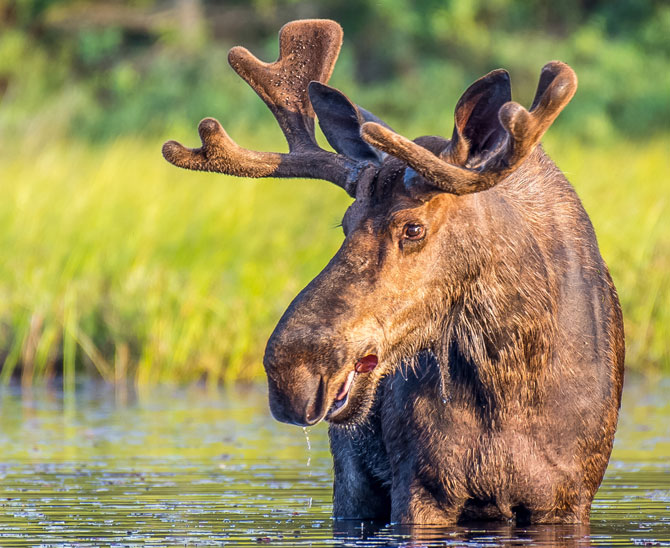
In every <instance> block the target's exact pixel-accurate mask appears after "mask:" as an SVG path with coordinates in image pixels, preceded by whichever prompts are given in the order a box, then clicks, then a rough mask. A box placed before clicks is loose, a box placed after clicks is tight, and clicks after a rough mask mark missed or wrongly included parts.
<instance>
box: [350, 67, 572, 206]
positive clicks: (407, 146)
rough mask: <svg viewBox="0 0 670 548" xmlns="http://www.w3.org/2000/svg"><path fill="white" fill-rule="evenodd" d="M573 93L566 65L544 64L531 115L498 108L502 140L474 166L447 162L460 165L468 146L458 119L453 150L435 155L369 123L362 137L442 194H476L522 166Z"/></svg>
mask: <svg viewBox="0 0 670 548" xmlns="http://www.w3.org/2000/svg"><path fill="white" fill-rule="evenodd" d="M491 74H494V73H491ZM484 78H486V77H484ZM576 89H577V76H576V75H575V73H574V71H573V70H572V69H571V68H570V67H569V66H568V65H566V64H564V63H561V62H559V61H552V62H551V63H548V64H547V65H545V66H544V67H543V68H542V72H541V74H540V81H539V84H538V88H537V92H536V93H535V99H534V100H533V104H532V106H531V108H530V112H529V111H527V110H526V109H525V108H524V107H522V106H521V105H520V104H518V103H515V102H514V101H509V102H507V103H505V104H504V105H503V106H502V107H501V108H500V110H499V112H498V118H499V119H500V123H501V125H502V127H503V128H504V130H505V132H506V138H505V140H504V143H503V144H502V146H501V147H500V148H499V149H498V150H497V151H494V152H493V154H492V155H490V156H489V157H488V158H486V159H485V161H483V162H481V164H480V165H478V166H477V167H476V168H469V167H465V166H464V165H457V164H455V163H452V162H453V161H455V160H456V161H458V160H459V159H460V161H461V162H463V161H464V158H467V153H468V147H469V145H468V143H467V139H464V138H463V136H462V135H461V134H460V130H461V128H460V126H461V125H462V123H463V122H462V121H461V120H459V119H458V116H457V117H456V128H455V131H454V134H455V137H454V139H452V146H450V147H447V149H445V151H443V152H442V153H441V154H440V155H439V156H436V155H435V154H433V153H432V152H430V151H429V150H428V149H426V148H423V147H422V146H420V145H418V144H416V143H414V142H413V141H410V140H409V139H406V138H405V137H403V136H401V135H398V134H397V133H395V132H393V131H392V130H390V129H388V128H386V127H384V126H382V125H380V124H377V123H374V122H367V123H365V124H363V126H362V127H361V136H362V137H363V139H365V140H366V141H367V142H368V143H370V144H371V145H373V146H374V147H376V148H378V149H380V150H383V151H384V152H386V153H388V154H391V155H393V156H395V157H397V158H400V159H401V160H404V161H405V162H406V163H407V164H408V165H409V166H410V167H412V168H413V169H414V170H415V171H416V172H418V173H419V174H421V175H422V176H423V177H424V178H426V179H427V180H428V181H430V182H431V183H432V184H433V185H435V186H436V187H438V188H440V189H442V190H444V191H446V192H450V193H452V194H459V195H460V194H469V193H472V192H479V191H481V190H486V189H487V188H491V187H492V186H494V185H495V184H497V183H498V182H499V181H501V180H502V179H504V178H505V177H507V175H509V174H510V173H512V171H514V170H515V169H516V168H518V167H519V166H520V165H521V163H522V162H523V161H524V160H525V159H526V158H527V157H528V156H529V155H530V153H531V152H532V151H533V149H534V148H535V146H536V145H537V144H538V143H539V142H540V139H541V138H542V136H543V135H544V133H545V131H547V129H548V128H549V126H550V125H551V124H552V122H553V121H554V120H555V119H556V117H557V116H558V115H559V113H560V112H561V110H563V107H565V105H567V104H568V102H569V101H570V99H572V96H573V95H574V94H575V91H576Z"/></svg>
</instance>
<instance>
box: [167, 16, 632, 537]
mask: <svg viewBox="0 0 670 548" xmlns="http://www.w3.org/2000/svg"><path fill="white" fill-rule="evenodd" d="M279 43H280V54H279V58H278V60H277V61H276V62H274V63H264V62H262V61H260V60H258V59H257V58H256V57H254V56H253V55H252V54H251V53H250V52H249V51H248V50H246V49H244V48H242V47H234V48H232V49H231V50H230V53H229V56H228V59H229V62H230V65H231V66H232V68H233V69H234V70H235V71H236V72H237V73H238V74H239V75H240V76H241V77H242V78H243V79H244V80H245V81H246V82H247V83H248V84H249V85H250V86H251V87H252V88H253V89H254V91H255V92H256V93H257V94H258V95H259V96H260V97H261V99H262V100H263V101H264V102H265V103H266V105H267V106H268V107H269V108H270V110H271V111H272V113H273V114H274V116H275V118H276V119H277V122H278V123H279V125H280V127H281V129H282V130H283V133H284V135H285V137H286V140H287V142H288V147H289V152H288V153H273V152H258V151H253V150H247V149H245V148H242V147H241V146H239V145H238V144H236V143H235V142H234V141H233V140H232V139H231V138H230V137H229V136H228V134H227V133H226V132H225V130H224V129H223V128H222V126H221V124H219V122H218V121H216V120H215V119H212V118H206V119H204V120H202V121H201V122H200V125H199V127H198V131H199V134H200V138H201V141H202V146H201V147H199V148H194V149H190V148H186V147H184V146H182V145H181V144H179V143H177V142H175V141H168V142H167V143H165V144H164V146H163V155H164V157H165V158H166V159H167V160H168V161H169V162H170V163H172V164H174V165H176V166H178V167H182V168H186V169H192V170H200V171H214V172H220V173H225V174H228V175H235V176H240V177H276V178H280V177H281V178H285V177H287V178H296V177H301V178H304V177H306V178H315V179H323V180H326V181H330V182H332V183H335V184H336V185H338V186H340V187H342V188H343V189H344V190H345V191H346V192H347V193H348V194H349V196H350V197H351V198H353V202H352V203H351V205H350V206H349V208H348V209H347V211H346V213H345V214H344V217H343V220H342V227H343V231H344V242H343V243H342V246H341V248H340V249H339V250H338V251H337V253H336V254H335V256H334V257H333V258H332V259H331V261H330V262H329V263H328V265H327V266H326V267H325V268H324V269H323V271H322V272H321V273H320V274H319V275H318V276H317V277H316V278H315V279H314V280H312V282H310V283H309V284H308V285H307V287H306V288H305V289H304V290H302V291H301V292H300V294H299V295H298V296H297V297H296V298H295V299H294V300H293V302H292V303H291V304H290V306H289V307H288V309H287V310H286V312H285V313H284V315H283V316H282V318H281V319H280V321H279V323H278V324H277V326H276V328H275V330H274V332H273V333H272V335H271V336H270V339H269V341H268V343H267V347H266V351H265V357H264V361H263V363H264V367H265V370H266V373H267V379H268V387H269V403H270V409H271V411H272V414H273V416H274V417H275V418H276V419H277V420H279V421H283V422H286V423H290V424H295V425H299V426H307V425H313V424H316V423H318V422H320V421H322V420H325V421H327V422H328V423H329V438H330V445H331V451H332V454H333V460H334V500H333V513H334V516H335V517H336V518H342V519H346V518H352V519H353V518H355V519H359V520H361V519H365V520H368V519H370V520H386V521H387V522H388V521H391V522H394V523H400V524H442V525H449V524H455V523H458V522H462V521H470V520H509V521H514V520H515V521H516V523H519V524H527V523H587V522H588V520H589V514H590V508H591V503H592V500H593V497H594V495H595V492H596V490H597V489H598V487H599V485H600V483H601V481H602V478H603V475H604V473H605V469H606V467H607V463H608V460H609V456H610V453H611V450H612V444H613V440H614V432H615V430H616V424H617V417H618V411H619V406H620V401H621V390H622V384H623V362H624V339H623V324H622V315H621V308H620V305H619V301H618V297H617V293H616V289H615V287H614V285H613V283H612V279H611V277H610V274H609V271H608V269H607V266H606V265H605V263H604V261H603V259H602V257H601V255H600V252H599V249H598V245H597V241H596V237H595V233H594V230H593V227H592V225H591V222H590V220H589V217H588V216H587V214H586V212H585V210H584V208H583V206H582V204H581V202H580V200H579V198H578V197H577V195H576V193H575V191H574V190H573V188H572V186H571V185H570V183H569V182H568V181H567V179H566V178H565V177H564V175H563V173H562V172H561V171H560V170H559V169H558V168H557V167H556V165H555V164H554V163H553V162H552V161H551V160H550V159H549V157H548V156H547V155H546V154H545V152H544V151H543V149H542V146H541V144H540V140H541V138H542V136H543V134H544V133H545V131H546V130H547V129H548V128H549V126H550V125H551V124H552V122H553V121H554V120H555V119H556V117H557V116H558V114H559V113H560V112H561V110H562V109H563V108H564V107H565V106H566V104H567V103H568V102H569V101H570V100H571V98H572V97H573V95H574V93H575V91H576V88H577V78H576V76H575V73H574V72H573V70H572V69H571V68H570V67H569V66H567V65H566V64H564V63H561V62H558V61H552V62H550V63H548V64H547V65H546V66H545V67H544V68H543V69H542V72H541V74H540V79H539V84H538V87H537V92H536V95H535V98H534V100H533V102H532V105H531V107H530V109H528V110H527V109H526V108H524V107H522V106H521V105H520V104H518V103H516V102H513V101H512V100H511V87H510V78H509V75H508V73H507V72H506V71H505V70H494V71H493V72H490V73H489V74H487V75H486V76H484V77H482V78H480V79H479V80H477V81H476V82H475V83H474V84H472V85H471V86H470V87H469V88H468V89H467V90H466V91H465V93H464V94H463V95H462V97H461V98H460V100H459V101H458V103H457V105H456V108H455V116H454V119H455V124H454V130H453V134H452V136H451V139H446V138H443V137H437V136H424V137H419V138H417V139H415V140H409V139H407V138H405V137H403V136H401V135H400V134H398V133H396V132H395V131H394V130H393V129H391V128H390V127H389V126H388V125H387V124H385V123H384V122H382V121H381V120H380V119H379V118H377V117H376V116H374V115H373V114H371V113H370V112H368V111H367V110H365V109H363V108H362V107H360V106H358V105H356V104H355V103H353V102H351V101H350V100H349V99H348V98H347V97H346V96H345V95H344V94H343V93H341V92H340V91H338V90H337V89H334V88H332V87H329V86H328V85H327V82H328V79H329V78H330V75H331V73H332V71H333V67H334V64H335V61H336V59H337V56H338V54H339V50H340V47H341V44H342V29H341V27H340V26H339V25H338V24H337V23H336V22H334V21H330V20H300V21H293V22H291V23H288V24H286V25H285V26H284V27H283V28H282V29H281V31H280V33H279ZM316 120H318V123H319V125H320V127H321V129H322V131H323V134H324V135H325V137H326V139H327V141H328V143H329V144H330V145H331V146H332V148H333V149H334V151H335V152H330V151H327V150H325V149H323V148H321V147H319V145H318V144H317V141H316V138H315V121H316Z"/></svg>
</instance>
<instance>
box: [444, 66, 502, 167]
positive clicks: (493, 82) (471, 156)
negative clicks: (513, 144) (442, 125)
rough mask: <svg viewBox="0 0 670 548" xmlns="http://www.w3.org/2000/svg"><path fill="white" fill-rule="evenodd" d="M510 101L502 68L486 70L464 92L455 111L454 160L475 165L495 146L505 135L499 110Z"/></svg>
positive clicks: (495, 147) (452, 147)
mask: <svg viewBox="0 0 670 548" xmlns="http://www.w3.org/2000/svg"><path fill="white" fill-rule="evenodd" d="M511 100H512V91H511V86H510V79H509V74H508V73H507V71H506V70H502V69H498V70H494V71H492V72H489V73H488V74H487V75H486V76H483V77H482V78H480V79H479V80H477V81H476V82H475V83H474V84H472V85H471V86H470V87H469V88H468V89H467V90H466V91H465V93H463V95H462V96H461V98H460V99H459V100H458V103H457V104H456V109H455V111H454V134H453V136H452V139H451V154H452V161H453V162H454V163H457V164H460V165H466V164H470V165H472V164H477V163H478V162H480V161H482V160H484V159H485V157H486V155H487V154H489V153H492V152H495V151H496V150H497V149H498V147H499V146H500V145H501V144H502V143H503V141H504V140H505V136H506V133H505V130H504V129H503V126H502V125H501V123H500V120H499V119H498V112H499V111H500V108H501V107H502V106H503V105H504V104H505V103H507V102H508V101H511Z"/></svg>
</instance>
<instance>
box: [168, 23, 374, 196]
mask: <svg viewBox="0 0 670 548" xmlns="http://www.w3.org/2000/svg"><path fill="white" fill-rule="evenodd" d="M341 45H342V28H341V27H340V25H338V24H337V23H336V22H335V21H329V20H319V19H312V20H302V21H293V22H291V23H287V24H286V25H284V26H283V27H282V28H281V30H280V31H279V58H278V59H277V61H275V62H274V63H264V62H263V61H260V60H259V59H257V58H256V57H254V56H253V55H252V54H251V53H250V52H249V51H248V50H247V49H245V48H242V47H239V46H238V47H234V48H232V49H231V50H230V52H229V53H228V62H229V63H230V65H231V66H232V67H233V69H234V70H235V72H237V73H238V74H239V75H240V76H241V77H242V79H244V80H245V81H246V82H247V83H248V84H249V85H250V86H251V87H252V88H253V89H254V91H255V92H256V93H257V94H258V95H259V97H260V98H261V99H263V101H264V102H265V104H266V105H267V106H268V107H269V108H270V110H271V111H272V114H274V116H275V118H276V119H277V122H278V123H279V126H280V127H281V129H282V131H283V132H284V135H285V137H286V140H287V141H288V145H289V153H288V154H281V153H276V152H257V151H253V150H248V149H246V148H243V147H241V146H239V145H238V144H237V143H235V141H233V140H232V139H231V138H230V137H229V136H228V134H227V133H226V131H225V130H224V129H223V127H222V126H221V124H220V123H219V122H218V121H217V120H215V119H214V118H205V119H204V120H202V121H201V122H200V124H199V126H198V133H199V134H200V139H201V141H202V146H201V147H200V148H194V149H191V148H187V147H184V146H183V145H181V144H179V143H177V142H176V141H168V142H167V143H165V144H164V145H163V156H164V157H165V159H166V160H167V161H168V162H170V163H172V164H174V165H176V166H178V167H183V168H186V169H194V170H199V171H215V172H219V173H226V174H228V175H236V176H239V177H308V178H317V179H325V180H327V181H331V182H333V183H335V184H337V185H338V186H341V187H342V188H344V189H345V190H346V191H347V192H348V193H349V194H352V195H353V192H354V189H355V184H356V179H357V178H358V176H359V174H360V172H361V171H362V170H363V169H364V168H365V167H366V165H367V164H365V163H361V162H358V161H355V160H352V159H350V158H347V157H346V156H344V155H341V154H334V153H332V152H328V151H325V150H323V149H321V148H320V147H319V146H318V145H317V142H316V138H315V136H314V116H315V115H314V110H313V109H312V106H311V104H310V101H309V97H308V93H307V87H308V85H309V83H310V81H317V82H322V83H326V82H327V81H328V79H329V78H330V75H331V74H332V72H333V67H334V66H335V62H336V60H337V56H338V54H339V51H340V47H341Z"/></svg>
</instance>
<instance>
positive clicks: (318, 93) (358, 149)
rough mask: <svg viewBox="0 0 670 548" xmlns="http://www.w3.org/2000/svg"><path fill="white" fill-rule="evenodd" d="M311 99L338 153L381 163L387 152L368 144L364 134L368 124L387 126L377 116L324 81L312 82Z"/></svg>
mask: <svg viewBox="0 0 670 548" xmlns="http://www.w3.org/2000/svg"><path fill="white" fill-rule="evenodd" d="M308 92H309V100H310V101H311V103H312V107H313V108H314V112H316V116H317V118H318V119H319V127H321V131H323V134H324V135H325V136H326V139H327V140H328V142H329V143H330V146H332V147H333V148H334V149H335V150H336V151H337V152H339V153H340V154H344V155H345V156H348V157H349V158H351V159H352V160H358V161H367V162H372V163H374V164H379V163H380V162H381V160H382V157H383V153H382V152H380V151H378V150H377V149H375V148H374V147H372V146H370V145H369V144H368V143H366V142H365V141H364V140H363V139H362V138H361V134H360V130H361V125H362V124H364V123H365V122H377V123H381V124H382V125H386V124H384V123H383V122H382V121H381V120H379V118H377V117H376V116H375V115H374V114H371V113H370V112H368V111H367V110H365V109H363V108H360V107H358V106H356V105H355V104H354V103H352V102H351V101H350V100H349V99H348V98H347V96H346V95H344V94H343V93H342V92H340V91H338V90H336V89H335V88H331V87H330V86H327V85H325V84H322V83H321V82H316V81H314V82H310V83H309V87H308Z"/></svg>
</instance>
